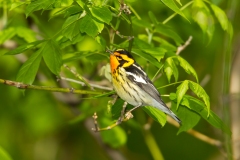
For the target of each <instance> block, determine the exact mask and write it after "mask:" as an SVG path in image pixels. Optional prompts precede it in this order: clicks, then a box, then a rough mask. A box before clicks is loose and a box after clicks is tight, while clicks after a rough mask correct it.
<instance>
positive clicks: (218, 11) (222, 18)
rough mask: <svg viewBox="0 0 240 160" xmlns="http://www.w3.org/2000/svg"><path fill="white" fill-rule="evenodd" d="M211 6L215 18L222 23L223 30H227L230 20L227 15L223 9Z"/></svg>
mask: <svg viewBox="0 0 240 160" xmlns="http://www.w3.org/2000/svg"><path fill="white" fill-rule="evenodd" d="M210 6H211V8H212V10H213V12H214V14H215V16H216V17H217V19H218V21H219V22H220V24H221V26H222V29H223V30H227V29H228V18H227V15H226V13H225V12H224V11H223V10H222V9H221V8H219V7H218V6H216V5H214V4H212V3H211V5H210Z"/></svg>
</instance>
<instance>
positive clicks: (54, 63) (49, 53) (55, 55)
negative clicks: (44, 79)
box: [42, 40, 62, 75]
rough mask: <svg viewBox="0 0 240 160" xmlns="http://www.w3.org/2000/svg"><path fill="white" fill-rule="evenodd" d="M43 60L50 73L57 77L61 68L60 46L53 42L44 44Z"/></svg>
mask: <svg viewBox="0 0 240 160" xmlns="http://www.w3.org/2000/svg"><path fill="white" fill-rule="evenodd" d="M42 52H43V59H44V61H45V63H46V65H47V66H48V68H49V69H50V71H51V72H52V73H54V74H55V75H59V73H60V68H61V66H62V52H61V50H60V46H59V45H58V44H57V42H56V41H54V40H49V41H47V42H45V45H44V47H43V50H42Z"/></svg>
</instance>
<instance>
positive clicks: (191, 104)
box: [181, 95, 231, 135]
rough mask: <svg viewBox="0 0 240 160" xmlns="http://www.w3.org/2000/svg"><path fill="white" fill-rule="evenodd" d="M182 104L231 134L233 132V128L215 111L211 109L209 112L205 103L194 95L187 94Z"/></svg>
mask: <svg viewBox="0 0 240 160" xmlns="http://www.w3.org/2000/svg"><path fill="white" fill-rule="evenodd" d="M181 105H184V106H187V107H188V108H190V109H191V110H193V111H195V112H197V113H198V114H200V115H201V116H202V117H203V118H204V119H205V120H206V121H207V122H208V123H210V124H211V125H212V126H214V127H216V128H219V129H221V130H222V131H223V132H225V133H227V134H229V135H230V134H231V130H230V129H229V127H228V126H226V125H225V124H224V123H223V121H222V120H221V119H220V118H219V117H218V116H217V115H216V114H215V113H214V112H213V111H211V110H210V113H209V111H208V109H207V108H206V107H205V105H204V103H203V102H201V101H200V100H198V99H196V98H194V97H192V96H189V95H185V96H184V98H183V101H182V103H181Z"/></svg>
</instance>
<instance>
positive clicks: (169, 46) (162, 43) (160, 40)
mask: <svg viewBox="0 0 240 160" xmlns="http://www.w3.org/2000/svg"><path fill="white" fill-rule="evenodd" d="M153 40H154V41H156V42H158V43H160V46H161V47H162V48H165V49H166V50H167V51H168V52H170V51H172V52H176V51H177V47H176V46H174V45H172V44H171V43H169V42H168V41H166V40H165V39H163V38H161V37H159V36H153Z"/></svg>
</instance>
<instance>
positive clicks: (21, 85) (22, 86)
mask: <svg viewBox="0 0 240 160" xmlns="http://www.w3.org/2000/svg"><path fill="white" fill-rule="evenodd" d="M0 83H2V84H6V85H9V86H13V87H16V88H18V89H34V90H44V91H51V92H64V93H74V94H102V93H103V92H97V91H88V90H79V89H74V88H58V87H49V86H36V85H29V84H24V83H21V82H15V81H10V80H4V79H0Z"/></svg>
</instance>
